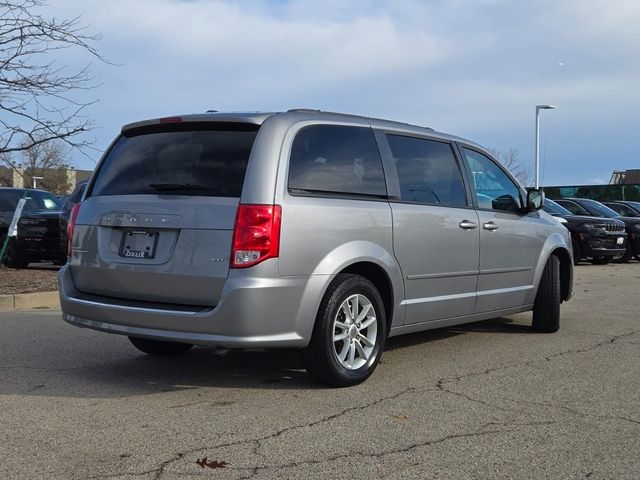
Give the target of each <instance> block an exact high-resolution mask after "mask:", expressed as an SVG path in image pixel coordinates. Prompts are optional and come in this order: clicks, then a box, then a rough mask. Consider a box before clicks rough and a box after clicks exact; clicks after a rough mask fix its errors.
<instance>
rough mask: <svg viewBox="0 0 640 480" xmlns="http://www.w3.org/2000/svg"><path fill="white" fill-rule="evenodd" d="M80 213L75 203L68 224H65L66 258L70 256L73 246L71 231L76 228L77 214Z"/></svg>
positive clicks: (78, 205) (77, 204)
mask: <svg viewBox="0 0 640 480" xmlns="http://www.w3.org/2000/svg"><path fill="white" fill-rule="evenodd" d="M79 211H80V204H79V203H76V204H75V205H74V206H73V207H72V208H71V213H70V214H69V223H68V224H67V257H70V256H71V252H72V249H71V246H72V245H73V230H74V229H75V226H76V220H77V219H78V212H79Z"/></svg>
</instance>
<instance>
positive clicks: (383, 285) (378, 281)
mask: <svg viewBox="0 0 640 480" xmlns="http://www.w3.org/2000/svg"><path fill="white" fill-rule="evenodd" d="M338 273H350V274H354V275H360V276H361V277H364V278H366V279H367V280H369V281H370V282H371V283H373V285H374V286H375V287H376V289H377V290H378V293H380V296H381V297H382V304H383V306H384V312H385V316H386V320H387V332H389V330H390V329H391V322H392V320H393V315H394V308H393V305H394V302H393V284H392V283H391V279H390V278H389V275H388V274H387V272H386V271H385V270H384V269H383V268H382V267H380V265H378V264H376V263H373V262H370V261H361V262H356V263H353V264H351V265H349V266H348V267H346V268H344V269H343V270H341V271H340V272H338Z"/></svg>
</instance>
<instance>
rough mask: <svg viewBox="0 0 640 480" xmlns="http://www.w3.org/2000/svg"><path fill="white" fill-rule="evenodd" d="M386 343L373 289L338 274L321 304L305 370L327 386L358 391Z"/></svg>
mask: <svg viewBox="0 0 640 480" xmlns="http://www.w3.org/2000/svg"><path fill="white" fill-rule="evenodd" d="M386 339H387V321H386V315H385V310H384V305H383V302H382V298H381V296H380V293H379V292H378V290H377V289H376V287H375V286H374V285H373V283H371V282H370V281H369V280H367V279H366V278H364V277H361V276H359V275H352V274H339V275H337V276H336V278H335V279H334V280H333V281H332V282H331V284H330V285H329V288H328V289H327V292H326V293H325V295H324V298H323V299H322V302H321V304H320V309H319V310H318V314H317V316H316V322H315V325H314V329H313V335H312V337H311V342H310V343H309V345H308V346H307V348H305V350H304V353H303V355H304V360H305V366H306V367H307V371H308V372H309V373H310V374H311V375H312V376H313V377H315V378H316V379H317V380H319V381H320V382H322V383H325V384H327V385H331V386H334V387H348V386H352V385H357V384H358V383H361V382H363V381H364V380H366V379H367V378H368V377H369V376H370V375H371V374H372V373H373V371H374V370H375V368H376V366H377V365H378V362H379V361H380V357H381V355H382V351H383V350H384V344H385V341H386Z"/></svg>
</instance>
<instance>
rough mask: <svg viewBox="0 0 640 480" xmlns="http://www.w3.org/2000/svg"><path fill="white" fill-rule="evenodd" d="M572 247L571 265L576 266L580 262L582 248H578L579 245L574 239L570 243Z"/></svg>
mask: <svg viewBox="0 0 640 480" xmlns="http://www.w3.org/2000/svg"><path fill="white" fill-rule="evenodd" d="M572 245H573V264H574V265H577V264H578V263H579V262H580V260H582V247H580V244H579V243H578V241H577V240H576V239H575V238H574V239H573V241H572Z"/></svg>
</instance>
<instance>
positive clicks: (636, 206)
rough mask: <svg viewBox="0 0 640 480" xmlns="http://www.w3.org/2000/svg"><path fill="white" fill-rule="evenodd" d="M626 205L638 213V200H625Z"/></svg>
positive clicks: (639, 207) (639, 208)
mask: <svg viewBox="0 0 640 480" xmlns="http://www.w3.org/2000/svg"><path fill="white" fill-rule="evenodd" d="M627 205H628V206H629V207H630V208H632V209H633V210H635V211H636V212H638V213H640V202H627Z"/></svg>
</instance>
